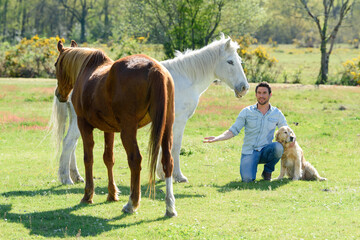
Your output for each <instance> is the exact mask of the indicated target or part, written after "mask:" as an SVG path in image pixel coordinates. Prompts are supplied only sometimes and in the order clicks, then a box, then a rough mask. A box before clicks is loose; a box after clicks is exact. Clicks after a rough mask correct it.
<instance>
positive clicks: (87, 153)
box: [78, 118, 94, 203]
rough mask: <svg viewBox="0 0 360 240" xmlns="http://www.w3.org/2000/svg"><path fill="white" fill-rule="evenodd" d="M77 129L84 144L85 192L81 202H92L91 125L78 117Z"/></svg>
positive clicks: (92, 143) (92, 145) (92, 140)
mask: <svg viewBox="0 0 360 240" xmlns="http://www.w3.org/2000/svg"><path fill="white" fill-rule="evenodd" d="M78 125H79V130H80V133H81V137H82V140H83V145H84V164H85V193H84V197H83V198H82V199H81V202H84V203H92V202H93V200H92V199H93V196H94V180H93V163H94V156H93V149H94V138H93V127H92V126H90V125H89V124H88V123H87V122H86V120H84V119H80V118H79V119H78Z"/></svg>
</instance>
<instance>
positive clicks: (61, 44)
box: [57, 40, 64, 52]
mask: <svg viewBox="0 0 360 240" xmlns="http://www.w3.org/2000/svg"><path fill="white" fill-rule="evenodd" d="M57 48H58V51H59V52H62V51H64V44H63V43H62V41H61V40H59V41H58V44H57Z"/></svg>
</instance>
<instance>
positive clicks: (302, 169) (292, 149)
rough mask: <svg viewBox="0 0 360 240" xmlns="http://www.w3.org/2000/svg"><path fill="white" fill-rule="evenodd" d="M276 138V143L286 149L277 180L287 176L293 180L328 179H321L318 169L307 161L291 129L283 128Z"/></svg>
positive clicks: (322, 179)
mask: <svg viewBox="0 0 360 240" xmlns="http://www.w3.org/2000/svg"><path fill="white" fill-rule="evenodd" d="M275 136H276V141H277V142H279V143H281V144H282V145H283V147H284V153H283V155H282V157H281V170H280V175H279V177H278V178H277V179H282V178H283V177H284V176H285V174H287V175H288V176H289V177H290V178H291V179H292V180H320V181H324V180H326V178H323V177H320V175H319V173H318V172H317V171H316V169H315V168H314V167H313V166H312V165H311V164H310V163H309V162H307V161H306V160H305V158H304V154H303V151H302V149H301V148H300V146H299V144H298V143H297V141H296V136H295V133H294V132H293V130H291V128H289V127H281V128H279V130H278V131H277V132H276V135H275Z"/></svg>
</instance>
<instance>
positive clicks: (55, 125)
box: [49, 97, 68, 158]
mask: <svg viewBox="0 0 360 240" xmlns="http://www.w3.org/2000/svg"><path fill="white" fill-rule="evenodd" d="M67 116H68V111H67V103H62V102H59V100H58V99H57V97H54V102H53V110H52V113H51V118H50V122H49V131H50V132H51V135H52V140H53V143H54V146H55V149H56V158H58V154H59V152H60V148H61V143H62V139H63V136H64V133H65V127H66V119H67Z"/></svg>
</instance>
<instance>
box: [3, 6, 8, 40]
mask: <svg viewBox="0 0 360 240" xmlns="http://www.w3.org/2000/svg"><path fill="white" fill-rule="evenodd" d="M8 2H9V0H5V3H4V9H3V14H2V15H3V20H2V22H3V31H2V32H3V34H2V35H3V37H5V36H6V28H7V21H6V16H7V6H8Z"/></svg>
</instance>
